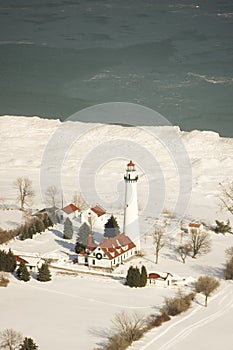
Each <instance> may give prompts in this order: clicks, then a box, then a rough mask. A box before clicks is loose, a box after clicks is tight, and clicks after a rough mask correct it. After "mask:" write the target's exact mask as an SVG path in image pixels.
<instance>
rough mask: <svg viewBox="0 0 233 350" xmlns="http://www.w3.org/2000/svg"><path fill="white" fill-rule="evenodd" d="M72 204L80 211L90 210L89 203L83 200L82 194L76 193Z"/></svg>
mask: <svg viewBox="0 0 233 350" xmlns="http://www.w3.org/2000/svg"><path fill="white" fill-rule="evenodd" d="M72 202H73V203H74V204H75V205H76V207H78V208H79V209H80V210H85V209H87V208H88V205H87V202H86V201H85V199H84V198H83V196H82V194H81V193H80V192H75V193H74V195H73V198H72Z"/></svg>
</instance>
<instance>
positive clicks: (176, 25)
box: [0, 0, 233, 137]
mask: <svg viewBox="0 0 233 350" xmlns="http://www.w3.org/2000/svg"><path fill="white" fill-rule="evenodd" d="M112 101H125V102H132V103H137V104H142V105H144V106H147V107H150V108H153V109H155V110H156V111H158V112H160V113H161V114H162V115H163V116H164V117H166V118H167V119H168V120H169V121H170V122H171V123H172V124H174V125H179V126H180V127H181V128H182V129H183V130H192V129H200V130H203V129H205V130H214V131H217V132H219V133H220V134H221V135H223V136H230V137H233V2H232V0H223V1H220V0H219V1H217V0H211V1H204V0H202V1H200V2H198V1H187V0H186V1H176V0H174V1H171V0H170V1H167V0H158V1H156V0H132V1H131V0H110V1H107V0H106V1H99V0H96V1H92V0H88V1H86V0H85V1H84V0H80V1H74V0H73V1H72V0H71V1H69V0H56V1H55V0H54V1H45V0H42V1H41V0H30V1H29V0H24V1H23V0H22V1H13V0H0V114H1V115H4V114H13V115H39V116H42V117H46V118H60V119H61V120H64V119H65V118H67V117H68V116H69V115H70V114H73V113H74V112H76V111H78V110H80V109H82V108H85V107H88V106H92V105H94V104H98V103H103V102H112ZM116 122H117V120H116ZM136 122H137V121H135V123H136Z"/></svg>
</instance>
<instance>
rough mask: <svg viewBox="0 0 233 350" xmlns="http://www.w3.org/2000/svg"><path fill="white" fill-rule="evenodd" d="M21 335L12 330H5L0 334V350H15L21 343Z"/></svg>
mask: <svg viewBox="0 0 233 350" xmlns="http://www.w3.org/2000/svg"><path fill="white" fill-rule="evenodd" d="M22 340H23V337H22V334H21V333H19V332H17V331H15V330H14V329H11V328H10V329H5V330H4V331H2V332H1V333H0V348H1V349H8V350H16V349H18V346H19V345H20V343H21V342H22Z"/></svg>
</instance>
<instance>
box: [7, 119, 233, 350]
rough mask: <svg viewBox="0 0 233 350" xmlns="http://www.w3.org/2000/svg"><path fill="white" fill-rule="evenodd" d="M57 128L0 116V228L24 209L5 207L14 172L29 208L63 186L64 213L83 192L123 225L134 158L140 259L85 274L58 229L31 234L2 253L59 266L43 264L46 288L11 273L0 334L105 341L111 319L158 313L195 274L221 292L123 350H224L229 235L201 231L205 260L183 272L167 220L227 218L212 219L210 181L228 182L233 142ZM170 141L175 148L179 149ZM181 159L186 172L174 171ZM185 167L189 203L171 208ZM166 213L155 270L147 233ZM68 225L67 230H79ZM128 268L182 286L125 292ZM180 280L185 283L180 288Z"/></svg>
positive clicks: (41, 340)
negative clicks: (206, 245)
mask: <svg viewBox="0 0 233 350" xmlns="http://www.w3.org/2000/svg"><path fill="white" fill-rule="evenodd" d="M60 128H61V122H60V121H58V120H46V119H41V118H39V117H31V118H29V117H13V116H5V117H1V118H0V130H1V133H0V139H1V157H0V176H1V183H0V197H1V203H0V207H1V209H0V227H1V228H3V229H10V228H13V227H16V226H17V225H18V224H20V223H21V222H22V221H23V220H24V218H23V217H22V212H20V211H18V210H16V209H15V206H16V191H15V188H14V187H13V185H12V184H13V182H14V181H15V180H16V178H17V177H18V176H27V177H29V178H30V179H31V180H32V183H33V188H34V190H35V192H36V197H35V199H34V204H33V207H34V209H36V208H39V209H41V208H42V207H45V206H46V203H44V202H43V190H44V189H45V188H46V186H48V185H54V184H55V185H57V186H58V187H59V186H62V191H63V195H64V205H65V204H66V203H67V204H69V203H70V201H71V198H72V195H73V194H74V192H75V191H80V190H81V191H82V192H84V194H85V195H86V198H87V199H88V201H89V203H90V204H91V205H95V204H96V202H99V203H100V204H101V205H103V206H104V208H105V209H107V211H108V213H112V212H113V213H114V215H116V216H117V218H118V222H119V223H120V225H121V227H122V222H123V216H122V213H123V209H122V208H123V202H124V183H123V180H122V177H123V174H124V170H125V164H127V163H126V162H127V161H128V160H130V159H133V161H134V162H135V163H136V166H137V168H138V170H139V182H138V197H139V212H140V217H141V222H140V225H141V230H142V231H143V232H145V235H144V236H143V237H142V241H141V244H142V249H143V251H144V252H145V254H146V255H145V256H142V257H138V258H135V259H132V260H131V261H129V262H127V263H125V264H124V265H120V266H119V267H118V268H117V269H116V270H115V271H114V275H113V278H110V277H108V276H103V275H98V274H95V275H94V274H91V273H93V271H91V270H89V269H88V268H87V267H85V266H78V265H76V264H72V263H70V262H67V261H66V260H67V257H69V256H72V255H73V254H74V243H75V236H74V237H73V239H72V240H71V241H67V240H64V239H63V238H62V225H57V226H56V227H54V228H53V229H51V230H46V232H45V233H42V234H37V235H35V236H34V238H33V240H30V239H28V240H25V241H19V240H18V239H15V240H13V241H11V242H10V243H9V244H7V245H6V244H5V245H3V247H4V248H6V249H8V248H11V249H12V250H13V251H14V252H15V253H17V254H21V255H23V256H25V257H26V256H34V257H52V258H53V259H57V258H58V259H60V261H59V262H57V263H53V266H54V267H53V268H52V281H50V282H47V283H41V282H38V281H37V280H36V279H35V274H34V272H32V278H31V280H30V281H29V282H28V283H24V282H21V281H18V280H17V279H16V278H15V277H13V276H10V284H9V285H8V287H7V288H0V309H1V318H0V330H1V329H5V328H13V329H16V330H18V331H21V332H22V333H23V334H24V335H25V336H28V337H32V338H33V339H35V341H36V343H37V344H38V345H39V348H40V349H43V350H49V349H52V348H54V347H56V349H57V350H60V349H69V350H73V349H77V348H80V349H83V350H90V349H93V348H94V347H97V345H98V344H101V343H102V342H103V341H104V337H103V334H104V332H106V331H107V332H109V329H110V328H111V320H112V319H113V318H114V315H115V314H116V313H117V312H119V311H121V310H125V311H127V312H134V311H136V312H139V313H140V314H142V315H143V316H144V315H149V314H151V313H154V312H157V311H158V310H159V308H160V307H161V306H162V304H163V299H164V297H165V296H171V295H174V294H175V293H176V292H177V290H178V288H182V289H184V290H186V291H189V290H190V285H192V282H193V281H194V280H195V279H196V278H198V277H199V276H200V275H204V274H208V275H211V276H215V277H217V278H219V279H220V280H221V286H220V288H219V289H218V291H217V292H216V293H215V294H213V296H212V297H210V298H209V303H208V304H209V305H208V307H207V308H205V307H204V306H203V298H202V296H199V295H198V297H197V299H196V301H195V302H194V306H193V308H192V309H190V310H189V311H188V312H186V313H184V314H183V315H180V316H177V317H174V318H173V319H172V320H171V321H169V322H168V323H165V324H163V325H162V326H161V327H159V328H156V329H154V330H152V331H150V332H149V333H148V334H146V335H145V336H144V337H143V338H142V339H141V340H140V341H138V342H135V343H134V344H132V346H131V347H130V349H131V350H138V349H140V350H142V349H148V350H153V349H160V350H165V349H179V350H184V349H187V348H188V349H190V350H193V349H196V348H198V349H204V348H206V346H209V347H210V346H211V347H212V349H215V348H219V347H220V346H222V347H223V346H224V349H226V350H230V349H231V348H232V339H231V338H232V332H231V329H232V325H231V323H232V307H233V283H232V282H231V281H224V280H223V268H224V263H225V258H226V257H225V250H226V248H228V247H230V246H233V236H232V235H231V234H226V235H221V234H218V235H217V234H215V233H213V232H212V233H210V234H211V239H212V250H211V252H210V253H208V254H207V255H203V256H199V257H198V258H197V259H192V258H191V257H187V260H186V263H185V264H183V263H182V262H181V261H180V259H179V257H178V256H177V255H176V254H175V252H174V245H175V244H178V242H179V239H180V235H179V230H177V222H178V220H179V219H180V217H179V215H181V214H182V213H183V215H185V218H186V219H185V220H186V225H187V223H188V222H189V221H193V220H195V221H196V222H202V221H204V222H205V223H206V224H213V223H214V220H215V219H221V220H223V219H227V218H228V217H229V215H227V213H226V212H224V211H220V208H219V206H218V196H219V191H220V187H219V183H225V182H227V181H229V179H231V178H232V170H233V169H232V164H233V140H232V139H227V138H221V137H219V135H218V134H217V133H213V132H208V131H203V132H200V131H197V130H194V131H192V132H189V133H188V132H182V131H180V130H179V128H178V127H174V128H173V127H146V128H143V129H141V128H136V127H135V128H133V127H131V128H127V127H125V128H123V127H121V126H119V125H118V126H117V125H101V124H96V125H95V124H85V123H81V122H75V123H74V122H67V123H64V125H62V130H60ZM61 131H62V132H61ZM174 132H175V133H174ZM54 135H55V137H54ZM77 135H78V136H77ZM177 137H178V138H179V139H180V140H181V141H182V147H181V148H180V144H179V143H178V142H177V140H176V138H177ZM125 140H126V141H127V142H126V144H125ZM123 141H124V142H123ZM169 143H170V145H169ZM112 145H113V146H114V152H113V153H111V152H112V147H111V146H112ZM134 147H135V149H136V151H135V150H134ZM169 147H170V148H169ZM178 155H180V157H181V158H179V157H178ZM186 156H187V157H186ZM182 157H183V158H184V164H183V163H180V160H181V159H183V158H182ZM145 159H148V163H149V164H147V163H146V160H145ZM152 160H153V162H151V163H150V161H152ZM154 160H156V162H157V165H155V163H156V162H154ZM58 164H60V167H58ZM182 164H183V165H184V167H183V168H182ZM189 164H190V168H189V166H188V165H189ZM57 170H58V171H57ZM190 170H191V180H192V192H191V199H190V200H189V198H188V196H187V198H185V197H183V198H182V199H183V200H184V201H185V200H186V199H187V201H186V204H185V208H181V206H180V207H177V200H179V198H180V196H181V194H180V192H182V191H180V188H181V189H186V190H187V191H188V188H189V182H188V181H187V182H186V180H187V179H188V176H189V175H190ZM89 172H90V173H92V175H93V174H95V183H94V184H93V183H92V182H91V181H92V180H91V177H88V173H89ZM181 172H183V173H182V174H181ZM58 173H59V174H58ZM158 174H159V175H158ZM160 175H161V176H160ZM183 175H185V176H186V178H185V177H184V176H183ZM159 176H160V177H159ZM92 177H93V176H92ZM180 179H181V180H182V181H180ZM57 180H58V181H57ZM161 184H164V188H162V189H163V190H164V192H163V193H162V195H161V197H160V194H159V188H160V187H159V185H161ZM154 185H155V187H154ZM59 188H61V187H59ZM153 191H155V193H154V192H153ZM152 192H153V193H152ZM183 192H185V191H183ZM152 194H154V195H155V196H156V198H159V199H161V203H162V204H160V203H159V201H158V204H157V206H155V207H154V209H155V211H152V210H150V208H149V209H148V208H147V206H148V205H147V204H148V203H149V204H151V202H152V201H153V200H154V197H153V196H152ZM101 201H102V202H101ZM164 208H166V209H168V210H170V211H171V212H175V218H173V219H169V215H167V219H169V220H170V226H171V233H170V235H171V236H170V237H171V238H172V239H173V240H171V241H170V243H171V244H170V246H169V245H168V246H167V247H166V248H164V249H163V250H161V253H160V255H159V264H158V266H156V265H155V264H154V251H153V244H152V237H151V236H150V234H149V229H150V228H151V226H152V225H153V224H154V223H155V222H156V221H158V217H159V218H160V219H161V220H162V219H164V218H165V217H166V215H162V214H161V211H162V209H164ZM177 208H178V212H177V211H176V209H177ZM160 209H161V210H160ZM180 209H182V210H180ZM156 210H157V211H156ZM159 210H160V211H159ZM179 210H180V211H179ZM185 212H186V213H185ZM73 222H74V227H75V231H77V227H78V226H79V225H80V224H79V223H78V222H76V221H73ZM97 230H99V228H96V231H97ZM100 232H102V231H101V230H100ZM96 236H98V233H97V234H96ZM131 264H133V265H137V266H141V265H142V264H145V265H146V267H147V270H148V272H158V271H160V272H164V273H165V272H170V273H172V275H173V277H174V278H176V279H177V280H178V281H179V282H180V283H178V284H179V286H177V287H176V286H173V287H171V288H158V287H157V288H156V287H155V286H148V287H146V288H138V289H135V288H133V289H132V288H128V287H126V286H124V285H123V283H122V282H123V281H122V278H121V277H122V276H124V275H125V273H126V271H127V269H128V267H129V266H130V265H131ZM85 272H89V274H87V273H85ZM183 279H185V283H181V282H182V280H183ZM182 284H185V285H187V286H184V285H182ZM223 344H224V345H223Z"/></svg>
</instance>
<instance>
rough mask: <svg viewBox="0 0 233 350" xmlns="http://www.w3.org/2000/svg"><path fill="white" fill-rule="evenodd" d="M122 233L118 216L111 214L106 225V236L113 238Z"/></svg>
mask: <svg viewBox="0 0 233 350" xmlns="http://www.w3.org/2000/svg"><path fill="white" fill-rule="evenodd" d="M119 234H120V228H119V225H118V223H117V220H116V218H115V217H114V216H113V215H111V216H110V218H109V219H108V221H107V222H106V224H105V225H104V237H107V238H111V237H115V236H117V235H119Z"/></svg>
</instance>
